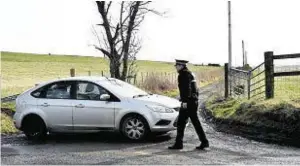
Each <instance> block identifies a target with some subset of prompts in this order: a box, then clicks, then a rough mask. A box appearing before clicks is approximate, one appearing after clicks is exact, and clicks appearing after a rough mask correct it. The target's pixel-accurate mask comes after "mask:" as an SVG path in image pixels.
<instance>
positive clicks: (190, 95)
mask: <svg viewBox="0 0 300 166" xmlns="http://www.w3.org/2000/svg"><path fill="white" fill-rule="evenodd" d="M178 87H179V92H180V101H182V102H189V101H197V100H198V96H199V94H198V88H197V82H196V79H195V77H194V75H193V74H192V73H191V72H190V71H189V70H188V69H187V68H183V69H182V70H181V71H179V75H178Z"/></svg>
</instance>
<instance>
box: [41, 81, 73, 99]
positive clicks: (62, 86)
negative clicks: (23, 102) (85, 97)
mask: <svg viewBox="0 0 300 166" xmlns="http://www.w3.org/2000/svg"><path fill="white" fill-rule="evenodd" d="M71 87H72V84H71V83H70V82H58V83H54V84H51V85H50V86H49V87H48V88H47V89H46V91H45V92H46V96H45V98H48V99H71Z"/></svg>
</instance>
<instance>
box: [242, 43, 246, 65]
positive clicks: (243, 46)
mask: <svg viewBox="0 0 300 166" xmlns="http://www.w3.org/2000/svg"><path fill="white" fill-rule="evenodd" d="M242 48H243V67H244V66H245V65H246V64H245V45H244V40H242Z"/></svg>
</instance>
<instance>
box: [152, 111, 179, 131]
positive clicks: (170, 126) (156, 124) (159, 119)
mask: <svg viewBox="0 0 300 166" xmlns="http://www.w3.org/2000/svg"><path fill="white" fill-rule="evenodd" d="M177 119H178V112H175V113H157V114H156V115H155V116H154V118H153V123H152V125H150V130H151V131H152V132H167V131H172V130H176V129H177V127H176V126H177Z"/></svg>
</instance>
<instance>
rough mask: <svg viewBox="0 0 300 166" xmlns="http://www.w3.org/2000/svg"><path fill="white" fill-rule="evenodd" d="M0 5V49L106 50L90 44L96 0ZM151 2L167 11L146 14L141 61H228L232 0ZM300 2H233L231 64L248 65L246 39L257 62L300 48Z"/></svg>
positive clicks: (5, 0) (35, 0) (6, 1)
mask: <svg viewBox="0 0 300 166" xmlns="http://www.w3.org/2000/svg"><path fill="white" fill-rule="evenodd" d="M0 3H1V4H0V18H1V26H0V30H1V31H0V32H1V37H0V47H1V50H5V51H16V52H33V53H49V52H51V53H53V54H77V55H92V56H102V54H101V53H100V52H98V51H96V50H94V48H93V47H90V46H89V44H92V43H93V42H94V41H95V39H94V36H93V34H92V32H91V26H92V25H94V24H97V23H100V22H101V20H100V17H99V14H98V12H97V9H96V4H95V2H94V1H87V0H78V1H77V0H76V1H75V0H70V1H69V0H51V1H50V0H47V1H46V0H19V1H11V0H1V2H0ZM152 5H153V6H154V7H155V8H157V9H158V10H161V11H168V14H167V15H166V16H167V17H159V16H155V15H148V16H147V17H146V20H145V22H144V24H143V26H142V28H141V34H142V36H143V48H142V50H141V51H140V53H139V55H138V59H150V60H157V61H173V60H174V59H175V58H181V59H186V60H189V61H191V62H192V63H222V64H223V63H225V62H226V61H227V60H228V58H227V57H228V43H227V42H228V41H227V40H228V29H227V23H228V22H227V19H228V18H227V1H226V0H193V1H183V0H181V1H179V0H177V1H174V0H172V1H170V0H169V1H166V0H163V1H155V2H153V4H152ZM299 5H300V4H299V2H298V1H297V0H280V1H279V0H278V1H276V0H233V1H232V26H233V29H232V35H233V36H232V39H233V64H234V65H240V64H242V47H241V41H242V40H244V41H245V44H246V50H247V52H248V60H249V62H250V64H252V65H256V64H259V63H261V62H262V61H263V52H264V51H269V50H270V51H274V52H275V54H281V53H297V52H300V24H299V22H300V19H299V18H300V10H299V7H300V6H299ZM290 62H292V63H295V64H299V65H300V62H299V61H295V60H293V61H289V62H288V63H290ZM286 63H287V62H286Z"/></svg>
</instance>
